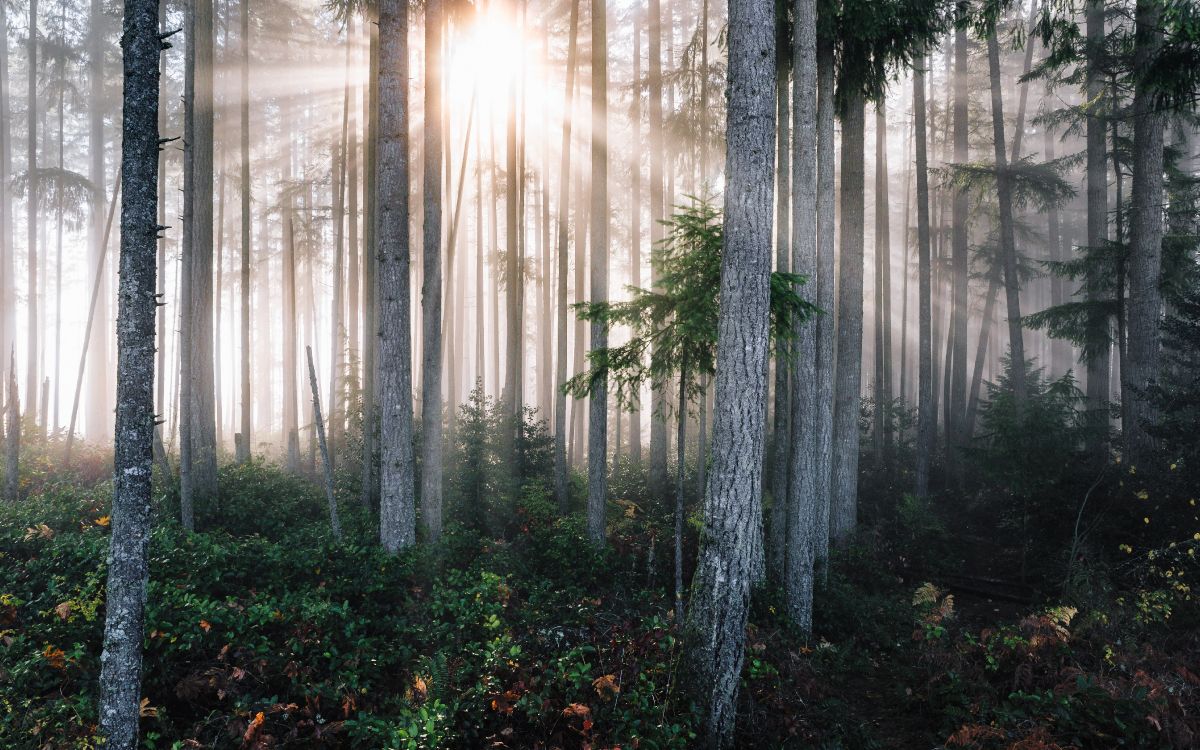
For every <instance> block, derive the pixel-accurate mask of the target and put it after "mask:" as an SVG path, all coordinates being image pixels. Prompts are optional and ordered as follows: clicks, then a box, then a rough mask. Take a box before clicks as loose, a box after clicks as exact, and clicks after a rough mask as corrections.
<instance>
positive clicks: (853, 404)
mask: <svg viewBox="0 0 1200 750" xmlns="http://www.w3.org/2000/svg"><path fill="white" fill-rule="evenodd" d="M841 116H842V186H841V204H842V211H841V232H840V241H841V248H840V255H841V258H840V265H839V268H838V302H837V304H838V308H837V309H838V320H837V381H836V385H835V390H834V416H833V420H834V421H833V430H834V432H833V446H834V448H833V479H832V492H831V502H832V505H831V512H830V524H829V533H830V536H831V538H832V539H833V541H834V542H835V543H837V544H839V545H841V544H845V543H846V542H847V541H848V540H849V538H850V537H851V536H853V534H854V531H855V527H856V525H857V515H858V454H859V450H858V411H859V405H860V404H861V401H862V397H861V394H860V387H861V384H862V328H863V326H862V323H863V218H864V217H863V192H864V189H865V186H864V164H863V150H864V149H863V146H864V144H863V138H864V133H863V131H864V120H865V103H864V99H863V97H862V95H861V94H850V95H849V96H848V99H847V102H846V104H845V107H844V109H843V110H842V113H841Z"/></svg>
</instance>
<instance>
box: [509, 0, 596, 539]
mask: <svg viewBox="0 0 1200 750" xmlns="http://www.w3.org/2000/svg"><path fill="white" fill-rule="evenodd" d="M606 13H607V6H606V4H605V0H592V227H591V231H592V234H591V243H592V248H591V256H590V261H591V297H592V301H594V302H606V301H608V220H609V216H608V36H607V35H608V32H607V28H608V25H607V22H606V18H605V14H606ZM510 283H511V282H510ZM591 324H592V325H591V350H592V351H597V350H600V349H605V348H607V347H608V329H607V326H606V325H605V322H604V321H603V320H592V321H591ZM607 503H608V387H607V375H606V374H605V373H603V372H601V373H598V374H597V375H596V379H595V383H594V385H593V387H592V389H591V396H590V397H589V398H588V502H587V519H588V523H587V529H588V538H589V539H591V541H592V543H594V544H603V543H604V513H605V507H606V505H607Z"/></svg>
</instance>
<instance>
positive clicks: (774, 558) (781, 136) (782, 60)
mask: <svg viewBox="0 0 1200 750" xmlns="http://www.w3.org/2000/svg"><path fill="white" fill-rule="evenodd" d="M786 20H787V14H786V13H784V12H783V11H782V10H780V11H779V12H777V13H776V19H775V29H776V34H777V39H776V47H775V122H776V128H775V190H776V192H775V270H776V271H787V270H789V269H790V268H791V267H792V260H791V257H790V254H791V251H792V245H793V242H792V240H793V238H792V237H791V231H792V230H791V218H792V217H791V213H792V206H791V199H792V189H791V177H792V175H791V168H792V165H791V150H792V148H793V144H792V133H791V129H790V125H791V97H792V87H791V80H792V76H791V73H792V71H791V70H789V66H790V65H791V55H790V54H789V51H790V49H791V40H790V39H789V38H788V33H787V32H788V29H789V28H790V25H789V24H788V23H786ZM797 80H798V79H797ZM814 134H815V133H814ZM797 149H798V146H797ZM813 230H814V231H815V230H816V224H815V223H814V224H813ZM814 254H815V246H814ZM796 273H800V272H799V271H797V272H796ZM795 364H796V363H795V362H794V361H793V359H792V357H791V354H790V352H789V344H788V342H786V341H777V342H776V343H775V400H774V406H775V412H774V415H773V417H774V424H773V426H772V436H771V450H772V452H773V456H772V460H771V501H772V504H771V543H770V545H768V550H767V553H768V565H769V566H770V573H771V575H772V577H773V578H774V579H775V580H778V581H784V580H785V575H784V568H785V566H786V564H787V550H788V542H787V524H788V517H789V507H790V504H791V498H790V496H789V495H788V476H789V475H790V473H791V450H790V448H789V444H790V440H791V434H790V431H791V427H790V424H791V423H790V420H791V416H792V415H791V402H792V399H793V396H794V394H793V393H792V392H791V391H790V390H789V383H790V378H789V376H790V375H791V374H792V372H791V371H792V369H793V368H794V367H795ZM700 411H701V412H702V413H703V411H704V408H703V402H701V409H700ZM702 450H703V449H702Z"/></svg>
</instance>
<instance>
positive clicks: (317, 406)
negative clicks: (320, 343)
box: [304, 346, 342, 542]
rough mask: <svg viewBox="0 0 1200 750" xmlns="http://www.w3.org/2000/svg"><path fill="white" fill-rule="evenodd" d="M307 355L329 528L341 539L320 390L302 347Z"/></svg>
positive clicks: (312, 368) (305, 349)
mask: <svg viewBox="0 0 1200 750" xmlns="http://www.w3.org/2000/svg"><path fill="white" fill-rule="evenodd" d="M304 352H305V354H306V355H307V357H308V387H309V388H310V389H312V408H313V425H314V426H315V427H316V429H317V441H318V444H319V445H320V446H321V464H322V466H323V467H324V469H325V501H326V502H327V503H328V505H329V528H330V529H332V530H333V538H334V539H336V540H338V541H339V542H340V541H341V540H342V523H341V521H340V520H338V507H337V498H336V497H335V496H334V494H333V464H332V463H331V462H330V460H329V444H328V443H327V442H326V441H325V420H324V419H323V418H322V417H321V392H320V391H319V390H318V388H317V368H316V367H314V366H313V356H312V347H311V346H306V347H304Z"/></svg>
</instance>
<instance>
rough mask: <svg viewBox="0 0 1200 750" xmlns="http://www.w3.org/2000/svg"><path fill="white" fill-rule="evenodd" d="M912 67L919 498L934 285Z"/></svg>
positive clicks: (930, 433)
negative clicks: (914, 148)
mask: <svg viewBox="0 0 1200 750" xmlns="http://www.w3.org/2000/svg"><path fill="white" fill-rule="evenodd" d="M926 59H927V58H926V57H925V55H924V54H921V55H920V56H919V57H918V58H917V60H918V64H917V66H916V67H915V68H914V69H913V113H914V117H915V126H914V127H915V128H916V132H915V133H914V135H913V139H914V142H915V143H916V159H917V288H918V292H917V299H918V301H917V318H918V321H919V322H918V326H919V334H918V342H917V368H918V373H917V465H916V494H917V497H927V496H928V495H929V466H930V463H931V462H932V460H933V443H934V430H935V426H934V421H935V419H936V415H935V414H934V405H933V321H932V304H933V300H932V297H933V285H932V278H931V277H932V268H931V264H930V257H929V256H930V252H929V155H928V133H927V128H926V124H925V117H926V115H925V60H926Z"/></svg>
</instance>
